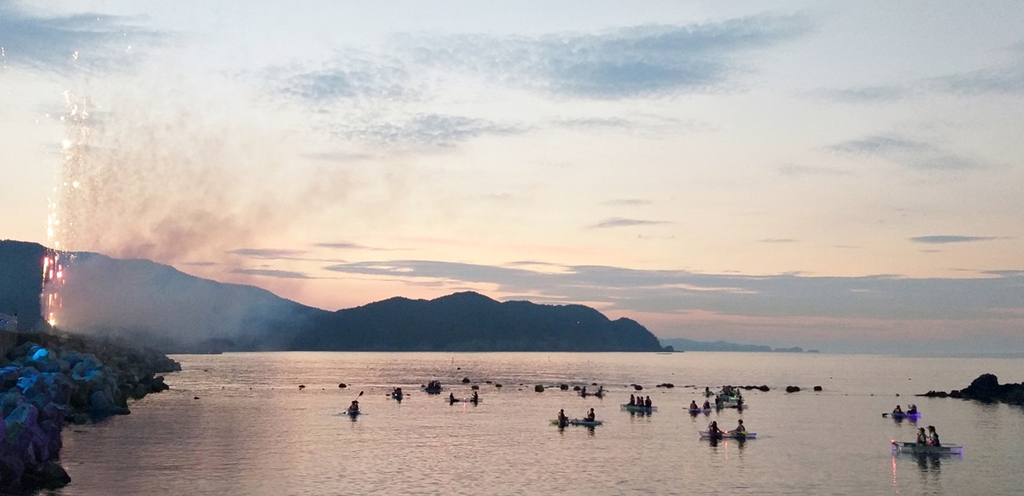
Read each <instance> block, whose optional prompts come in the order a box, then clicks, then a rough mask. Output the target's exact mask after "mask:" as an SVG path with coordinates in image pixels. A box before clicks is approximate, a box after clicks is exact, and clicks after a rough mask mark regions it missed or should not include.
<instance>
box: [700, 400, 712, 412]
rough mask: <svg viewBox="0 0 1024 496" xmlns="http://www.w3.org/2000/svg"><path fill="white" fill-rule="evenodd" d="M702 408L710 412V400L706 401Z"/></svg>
mask: <svg viewBox="0 0 1024 496" xmlns="http://www.w3.org/2000/svg"><path fill="white" fill-rule="evenodd" d="M701 408H703V409H705V410H710V409H711V402H709V401H708V400H704V406H703V407H701Z"/></svg>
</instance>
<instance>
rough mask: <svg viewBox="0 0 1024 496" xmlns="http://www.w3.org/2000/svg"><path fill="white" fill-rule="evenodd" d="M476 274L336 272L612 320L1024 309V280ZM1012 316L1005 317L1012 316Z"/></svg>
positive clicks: (484, 270) (409, 266)
mask: <svg viewBox="0 0 1024 496" xmlns="http://www.w3.org/2000/svg"><path fill="white" fill-rule="evenodd" d="M529 266H530V265H528V264H510V265H508V266H491V265H476V264H466V263H453V262H440V261H430V260H387V261H366V262H354V263H345V264H335V265H331V266H328V267H325V269H326V270H329V271H334V272H340V273H346V274H359V275H368V276H379V277H387V278H398V279H403V280H410V281H423V282H434V283H436V282H437V281H445V282H447V283H448V284H456V285H469V286H472V285H481V284H484V285H488V286H493V287H497V288H498V291H499V292H501V293H505V294H530V295H534V296H533V297H532V298H533V299H551V300H566V301H586V302H594V303H595V304H601V305H602V306H601V308H602V309H604V310H609V309H615V310H630V311H636V312H659V313H680V312H688V311H696V310H700V311H708V312H716V313H720V314H727V315H745V316H761V317H808V316H810V317H827V318H873V319H875V318H877V319H897V320H899V319H938V318H944V319H952V320H963V321H967V320H970V319H980V318H986V319H988V318H1000V317H998V315H996V314H997V313H998V312H994V310H993V309H1024V277H1022V276H1021V273H1024V271H1021V272H1020V273H1015V272H1013V271H1005V272H1003V273H1002V277H995V278H994V277H984V278H975V279H969V278H964V279H938V278H935V279H910V278H901V277H896V276H887V275H878V276H865V277H806V276H800V275H792V274H784V275H774V276H741V275H720V274H697V273H692V272H686V271H678V270H635V269H625V268H619V267H607V266H572V265H566V266H560V267H552V266H550V264H544V266H540V265H537V267H538V268H539V269H540V270H529V269H528V268H527V267H529ZM1004 313H1005V312H1004Z"/></svg>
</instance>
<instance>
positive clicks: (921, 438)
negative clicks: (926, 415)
mask: <svg viewBox="0 0 1024 496" xmlns="http://www.w3.org/2000/svg"><path fill="white" fill-rule="evenodd" d="M917 444H919V445H921V446H925V445H927V444H928V435H927V434H925V433H924V427H918V428H917Z"/></svg>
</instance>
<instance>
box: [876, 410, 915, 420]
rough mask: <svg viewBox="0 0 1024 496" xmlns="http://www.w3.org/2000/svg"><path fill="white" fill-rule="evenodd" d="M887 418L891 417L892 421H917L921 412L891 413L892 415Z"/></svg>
mask: <svg viewBox="0 0 1024 496" xmlns="http://www.w3.org/2000/svg"><path fill="white" fill-rule="evenodd" d="M883 416H884V415H883ZM889 416H890V417H892V419H893V420H903V419H910V420H917V419H919V418H921V412H916V413H903V412H893V413H890V414H889Z"/></svg>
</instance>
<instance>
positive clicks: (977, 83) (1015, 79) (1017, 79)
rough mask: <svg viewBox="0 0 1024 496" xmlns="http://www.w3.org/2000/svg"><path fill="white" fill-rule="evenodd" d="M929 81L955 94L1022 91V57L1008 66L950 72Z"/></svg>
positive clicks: (1023, 63)
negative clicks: (959, 72)
mask: <svg viewBox="0 0 1024 496" xmlns="http://www.w3.org/2000/svg"><path fill="white" fill-rule="evenodd" d="M931 82H932V84H933V86H934V87H935V88H936V89H939V90H941V91H946V92H949V93H954V94H957V95H982V94H1011V95H1013V94H1020V93H1024V58H1022V60H1020V61H1018V62H1017V63H1016V64H1015V65H1013V66H1010V67H1006V68H1000V69H984V70H979V71H972V72H966V73H961V74H951V75H948V76H942V77H938V78H935V79H933V80H931Z"/></svg>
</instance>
